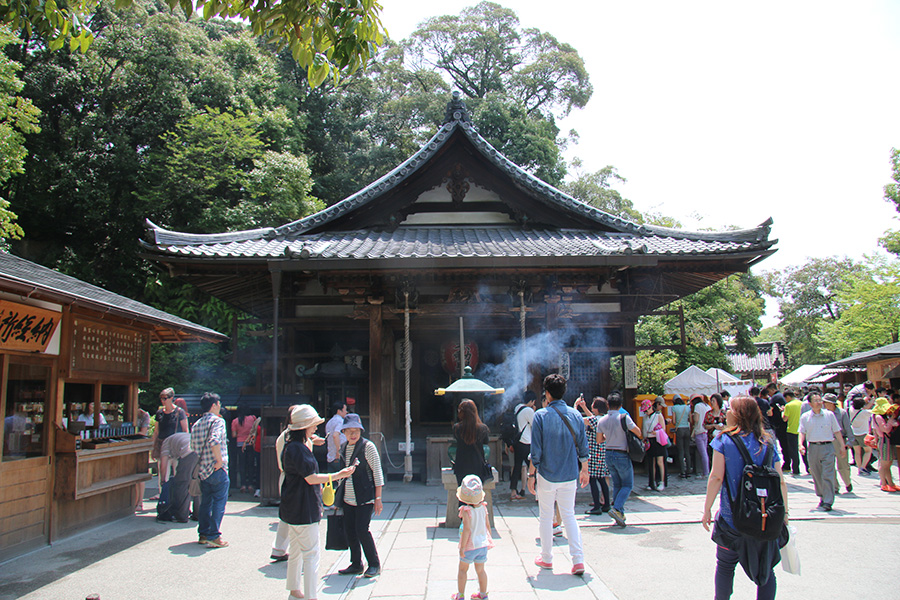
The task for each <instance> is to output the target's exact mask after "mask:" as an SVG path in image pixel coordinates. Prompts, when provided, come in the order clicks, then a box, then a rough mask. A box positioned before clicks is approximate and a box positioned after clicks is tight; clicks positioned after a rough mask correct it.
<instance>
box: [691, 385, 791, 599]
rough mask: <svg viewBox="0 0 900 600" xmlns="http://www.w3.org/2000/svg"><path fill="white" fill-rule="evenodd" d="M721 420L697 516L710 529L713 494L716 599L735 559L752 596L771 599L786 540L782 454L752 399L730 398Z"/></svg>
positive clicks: (726, 589)
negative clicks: (753, 587)
mask: <svg viewBox="0 0 900 600" xmlns="http://www.w3.org/2000/svg"><path fill="white" fill-rule="evenodd" d="M726 425H727V427H726V429H725V431H724V432H723V435H720V436H718V437H716V438H715V439H714V440H713V441H712V443H711V445H712V450H713V464H712V469H711V471H710V474H709V479H708V480H707V485H706V502H705V505H704V507H703V516H702V519H701V522H702V524H703V527H704V528H705V529H706V530H707V531H710V527H711V526H712V525H713V518H712V507H713V503H714V502H715V500H716V498H717V497H718V498H719V512H718V514H717V515H716V519H715V525H714V527H713V529H712V531H713V534H712V539H713V541H714V542H716V544H717V548H716V573H715V598H716V600H727V599H728V598H730V597H731V594H732V591H733V588H734V570H735V566H736V565H737V564H738V563H740V564H741V567H742V568H743V569H744V572H745V573H746V574H747V577H749V578H750V580H751V581H753V583H755V584H756V586H757V588H756V589H757V596H756V597H757V599H758V600H771V599H772V598H774V597H775V592H776V589H777V582H776V579H775V572H774V570H773V567H774V566H775V565H777V564H778V563H779V562H780V560H781V552H780V549H781V548H782V547H783V546H784V545H785V544H786V543H787V541H788V533H787V531H788V530H787V521H788V506H787V498H788V493H787V485H786V484H785V481H784V475H783V474H782V471H781V457H780V456H779V454H778V451H777V449H776V448H775V440H774V439H773V436H772V435H771V434H769V433H768V432H766V431H765V430H764V429H763V420H762V413H761V412H760V410H759V406H758V405H757V403H756V401H755V400H754V399H753V398H750V397H749V396H738V397H737V398H735V399H734V400H732V402H731V409H730V410H729V411H728V413H727V423H726ZM754 479H758V480H759V481H758V482H755V481H753V480H754ZM748 488H749V489H748Z"/></svg>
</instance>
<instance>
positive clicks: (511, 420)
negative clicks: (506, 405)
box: [500, 404, 525, 446]
mask: <svg viewBox="0 0 900 600" xmlns="http://www.w3.org/2000/svg"><path fill="white" fill-rule="evenodd" d="M524 408H525V405H524V404H521V405H519V407H518V408H514V409H510V410H508V411H506V412H505V413H503V417H501V419H500V439H501V440H503V443H504V444H506V445H507V446H512V445H513V444H515V443H516V442H518V441H519V440H520V439H521V438H522V432H521V431H519V413H520V412H522V410H523V409H524Z"/></svg>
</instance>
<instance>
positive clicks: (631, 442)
mask: <svg viewBox="0 0 900 600" xmlns="http://www.w3.org/2000/svg"><path fill="white" fill-rule="evenodd" d="M619 424H620V425H621V426H622V430H623V431H624V432H625V442H626V444H627V445H628V457H629V458H630V459H631V460H632V461H634V462H642V461H643V460H644V442H643V441H641V438H639V437H638V436H636V435H635V434H634V432H633V431H631V430H630V429H628V426H627V425H626V424H625V415H619Z"/></svg>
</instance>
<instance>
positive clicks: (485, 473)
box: [481, 444, 494, 483]
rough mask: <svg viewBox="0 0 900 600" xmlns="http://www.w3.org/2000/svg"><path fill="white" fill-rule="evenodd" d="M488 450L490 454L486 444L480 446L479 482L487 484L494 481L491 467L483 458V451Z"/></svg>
mask: <svg viewBox="0 0 900 600" xmlns="http://www.w3.org/2000/svg"><path fill="white" fill-rule="evenodd" d="M485 448H488V452H490V447H488V446H487V445H486V444H482V445H481V460H482V464H481V481H482V483H487V482H488V481H493V480H494V469H493V467H491V463H490V462H488V459H487V458H486V457H485V452H484V449H485Z"/></svg>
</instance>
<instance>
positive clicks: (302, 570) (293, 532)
mask: <svg viewBox="0 0 900 600" xmlns="http://www.w3.org/2000/svg"><path fill="white" fill-rule="evenodd" d="M288 537H289V538H290V540H291V545H290V548H289V550H288V552H289V553H290V556H289V557H288V562H287V589H289V590H299V589H301V588H300V576H301V575H302V576H303V588H302V589H303V595H304V596H305V597H306V598H310V599H312V598H315V597H316V587H317V586H318V584H319V524H318V523H312V524H310V525H288Z"/></svg>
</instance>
